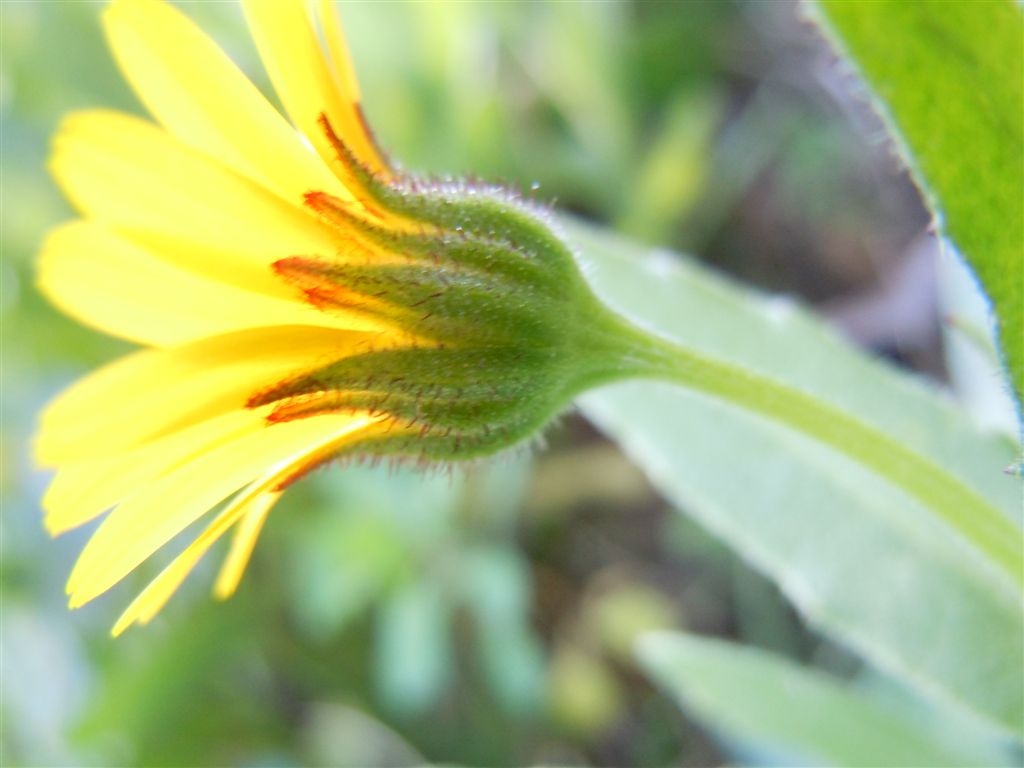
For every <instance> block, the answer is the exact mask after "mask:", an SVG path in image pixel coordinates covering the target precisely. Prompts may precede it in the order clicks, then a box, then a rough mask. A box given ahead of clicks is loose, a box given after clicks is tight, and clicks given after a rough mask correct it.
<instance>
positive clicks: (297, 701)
mask: <svg viewBox="0 0 1024 768" xmlns="http://www.w3.org/2000/svg"><path fill="white" fill-rule="evenodd" d="M182 6H183V7H184V8H185V9H186V10H187V12H188V13H189V14H190V15H191V16H192V17H193V18H195V19H196V20H197V21H199V23H200V24H201V25H202V26H203V27H204V28H205V29H207V30H208V31H209V32H211V33H212V34H213V35H214V36H215V37H216V39H217V40H218V41H219V42H220V43H221V44H222V45H223V46H224V47H225V48H226V49H227V50H228V51H229V52H230V53H231V55H232V56H233V57H234V58H235V59H236V61H238V62H239V64H240V65H241V66H242V67H243V68H244V69H245V70H246V71H247V72H248V73H249V74H250V75H251V76H252V77H253V78H254V79H255V80H256V81H257V82H258V83H259V84H261V86H263V87H264V88H265V87H266V78H265V76H264V73H263V72H262V70H261V68H260V66H259V62H258V59H257V57H256V55H255V52H254V50H253V48H252V45H251V43H250V41H249V40H248V38H247V36H246V33H245V28H244V24H243V22H242V19H241V14H240V12H239V11H238V9H237V8H235V7H234V6H233V5H231V4H225V3H183V4H182ZM99 9H100V6H99V5H95V4H92V3H79V2H46V3H43V2H29V1H27V0H6V1H5V2H3V3H2V4H0V13H2V31H0V45H2V62H0V88H2V93H0V106H2V110H3V115H2V129H3V135H2V142H3V178H2V196H3V205H2V222H0V224H2V264H0V320H2V323H3V329H2V332H3V387H4V392H3V411H2V431H0V440H2V446H3V459H2V464H0V494H2V496H0V499H2V503H3V520H2V526H3V528H2V532H3V538H2V542H0V555H2V559H3V567H2V570H0V587H2V590H3V592H2V596H3V626H2V638H0V640H2V643H3V660H2V663H3V668H2V674H3V701H2V711H0V714H2V729H0V741H2V749H3V752H2V755H0V761H2V762H3V764H5V765H8V764H9V765H110V764H124V765H129V764H130V765H239V766H262V765H275V766H291V765H294V766H300V765H324V766H342V765H353V766H355V765H381V766H397V765H410V764H417V763H421V762H439V763H446V764H467V765H488V766H503V765H526V764H541V763H547V764H564V765H577V764H580V765H584V764H593V765H617V766H626V765H643V766H657V765H679V764H682V765H708V764H712V763H716V762H720V761H723V760H726V759H729V757H735V756H736V755H739V754H742V755H745V756H746V757H747V758H752V759H754V760H755V761H757V760H768V759H770V757H771V756H770V755H759V754H757V753H756V751H755V754H753V755H752V754H751V752H750V750H749V748H747V749H745V750H744V749H741V748H740V746H739V745H735V744H731V743H728V742H722V741H715V740H713V739H712V738H711V737H710V736H709V735H708V734H706V733H705V732H704V731H702V730H701V729H700V728H699V727H698V726H697V725H696V724H695V723H692V722H690V721H688V720H687V719H686V718H685V716H684V715H682V714H680V712H679V710H678V709H677V708H676V707H675V705H674V704H673V703H672V702H670V701H669V700H668V699H667V698H666V697H665V696H664V695H663V694H661V693H659V692H658V691H656V690H655V689H654V687H653V686H652V685H651V684H650V683H649V682H647V680H646V679H645V677H644V675H643V673H642V672H641V670H640V669H639V667H638V666H637V665H636V663H635V662H634V661H633V656H632V653H631V648H632V642H633V639H634V637H635V636H636V634H637V633H638V632H640V631H642V630H646V629H654V628H686V629H689V630H692V631H695V632H698V633H704V634H712V635H720V636H726V637H730V638H734V639H738V640H739V641H741V642H743V643H746V644H749V645H754V646H758V647H761V648H766V649H770V650H772V651H774V652H777V653H781V654H783V655H786V656H788V657H790V658H793V659H797V660H800V661H801V662H805V663H809V664H812V665H814V666H816V667H819V668H822V669H825V670H828V671H830V672H833V673H836V674H839V675H841V676H853V675H855V674H857V673H858V667H857V664H856V662H855V661H853V660H852V659H851V658H850V657H849V656H847V655H846V654H845V653H843V652H842V651H841V650H839V649H838V648H836V647H835V646H833V645H831V644H829V643H828V642H825V641H823V640H822V639H821V638H820V637H818V636H816V635H814V634H813V633H811V632H809V631H808V630H807V629H806V628H805V627H804V626H803V625H802V624H801V622H800V621H799V619H798V618H797V617H796V615H795V614H794V613H793V612H792V610H791V609H790V608H789V607H788V606H787V605H786V604H785V603H784V601H783V600H782V599H781V598H780V597H779V595H778V594H777V592H776V591H775V589H774V587H772V586H770V585H769V584H768V583H767V582H765V581H764V580H763V579H761V578H760V577H759V576H757V575H755V574H754V573H753V572H752V571H750V570H749V569H748V568H746V567H745V566H744V565H743V564H741V563H740V562H739V561H738V560H737V559H736V558H735V557H734V556H733V555H731V554H730V553H729V552H728V551H727V550H726V549H724V548H723V547H722V546H721V545H719V544H718V543H717V542H715V541H713V540H712V539H710V538H709V537H708V536H707V535H706V534H704V533H702V532H701V531H700V530H699V529H698V528H696V527H695V526H694V525H693V524H691V523H688V522H687V521H686V518H684V517H683V516H681V515H678V514H676V513H675V512H674V511H672V510H670V509H669V508H668V507H667V505H666V504H665V503H664V502H663V501H662V500H660V499H659V498H658V497H657V495H656V494H655V493H654V492H653V491H652V489H651V488H650V487H649V486H648V485H647V483H646V482H645V480H644V479H643V477H642V476H641V475H640V473H639V472H638V471H637V470H635V469H634V468H633V467H631V466H630V464H629V463H628V462H627V461H626V460H625V459H624V458H623V457H622V456H621V455H620V453H619V452H618V451H617V449H616V448H614V447H613V446H612V445H611V444H609V443H607V442H605V441H604V440H603V439H601V438H600V437H599V436H598V435H597V434H596V432H595V431H594V430H593V429H592V428H591V427H589V426H588V425H587V424H586V423H585V422H584V421H583V420H582V419H580V418H578V417H577V416H575V415H572V414H569V415H567V417H566V418H565V419H564V420H562V422H561V423H560V424H559V425H558V426H556V427H555V428H553V429H552V430H551V431H550V433H549V434H548V436H547V437H548V442H549V446H548V448H547V449H546V450H545V451H543V452H534V453H527V452H525V451H524V452H523V453H521V454H519V455H515V456H511V457H506V458H504V459H502V460H499V461H497V462H494V463H493V464H490V465H487V466H481V467H477V468H473V469H470V470H466V471H462V470H459V471H456V472H454V473H452V475H450V476H448V475H440V476H432V477H428V478H423V477H420V476H418V475H415V474H412V473H407V472H396V471H388V470H386V469H381V470H369V469H364V468H338V467H332V468H330V469H327V470H325V471H321V472H319V473H317V474H316V475H315V476H314V477H312V478H310V479H309V480H307V481H304V482H303V483H302V484H301V485H300V486H298V487H297V488H295V489H294V490H293V491H291V492H290V493H289V494H288V495H287V497H286V499H285V501H284V502H283V503H282V504H281V505H280V506H279V507H278V509H277V510H276V511H275V512H274V514H273V515H272V516H271V519H270V521H269V523H268V526H267V529H266V532H265V533H264V535H263V537H262V538H261V541H260V543H259V545H258V547H257V551H256V554H255V557H254V561H253V563H252V565H251V567H250V569H249V572H248V573H247V575H246V577H245V580H244V582H243V585H242V587H241V589H240V593H239V594H238V595H237V596H236V597H235V598H234V599H232V600H231V601H229V602H227V603H225V604H219V603H216V602H215V601H213V600H212V599H211V598H210V597H209V594H208V587H209V584H210V579H211V570H212V569H211V567H210V566H212V565H213V564H214V563H205V564H204V567H201V568H200V569H199V571H198V572H197V573H196V574H195V575H194V576H193V577H192V578H191V579H190V580H189V581H188V582H187V583H186V585H185V587H184V588H183V589H182V590H181V592H180V594H179V595H177V596H176V597H175V598H174V599H173V600H172V602H171V604H170V605H169V606H168V608H167V609H166V610H165V611H164V612H163V613H162V614H161V615H160V617H158V619H157V620H156V621H154V622H153V624H152V625H151V626H149V627H147V628H144V629H134V630H131V631H130V632H129V633H128V634H127V635H126V636H125V637H124V638H122V639H119V640H117V641H111V640H110V639H109V637H108V635H107V632H108V630H109V627H110V625H111V623H112V622H113V620H114V618H115V617H116V615H117V614H118V612H119V611H120V610H121V608H122V607H123V606H124V605H125V604H126V603H127V602H128V601H129V600H130V599H131V597H132V596H133V595H134V594H135V592H136V591H137V590H138V589H139V588H141V586H142V585H143V584H145V583H146V580H147V579H148V578H149V577H151V576H152V575H153V574H154V573H155V572H156V571H157V570H158V568H159V563H158V562H154V563H148V564H146V566H145V567H143V568H141V569H140V571H139V573H137V574H135V575H134V576H133V577H132V578H131V579H129V580H128V582H127V583H126V584H124V585H121V586H120V587H118V588H117V589H115V590H114V591H113V592H112V593H111V594H110V595H109V596H107V597H104V598H102V599H100V600H98V601H96V602H95V604H91V605H89V606H87V607H86V608H84V609H81V610H79V611H77V612H74V613H69V612H68V611H67V610H66V608H65V606H64V600H63V591H64V590H63V582H64V579H65V578H66V576H67V574H68V572H69V570H70V567H71V565H72V563H73V561H74V558H75V556H76V554H77V552H78V550H79V548H80V547H81V546H82V544H83V543H84V541H85V540H86V538H87V536H88V530H84V531H81V532H75V533H73V534H69V535H67V536H65V537H63V538H62V539H60V540H59V541H51V540H49V539H48V538H47V537H46V536H45V534H44V533H43V531H42V527H41V524H40V512H39V508H38V499H39V496H40V494H41V492H42V490H43V488H44V487H45V484H46V476H45V474H44V473H41V472H39V471H37V470H36V469H34V467H33V466H32V460H31V455H30V451H29V448H28V440H29V436H30V434H31V431H32V428H33V423H34V419H35V414H36V413H37V412H38V410H39V408H40V407H41V406H42V405H43V404H44V403H45V402H46V400H47V399H48V398H50V397H51V396H53V395H54V394H55V393H56V392H58V391H59V390H60V389H61V388H62V387H63V386H65V385H66V384H67V383H69V382H70V381H72V380H73V379H74V378H76V377H77V376H79V375H81V374H82V373H83V372H85V371H87V370H90V369H91V368H93V367H95V366H96V365H99V364H101V363H103V362H105V361H108V360H111V359H113V358H114V357H116V356H117V355H118V354H120V353H122V352H123V351H125V350H126V349H127V345H125V344H123V343H121V342H116V341H113V340H110V339H107V338H105V337H102V336H100V335H99V334H95V333H92V332H90V331H88V330H86V329H83V328H81V327H80V326H78V325H76V324H75V323H73V322H71V321H69V320H67V319H65V318H63V317H62V316H60V315H59V314H58V313H57V312H55V311H54V310H53V309H52V308H50V307H49V306H48V305H47V304H46V303H45V301H44V300H43V299H42V298H41V297H40V296H39V295H38V294H37V293H36V292H35V291H34V288H33V259H34V255H35V253H36V252H37V250H38V247H39V243H40V240H41V237H42V236H43V234H44V233H45V231H46V229H47V228H48V227H49V226H51V225H52V224H54V223H57V222H60V221H62V220H65V219H67V218H69V217H71V216H72V212H71V211H70V210H69V209H68V207H67V206H66V204H65V203H64V202H63V201H62V199H61V197H60V195H59V193H58V192H57V190H56V189H55V187H54V185H53V184H52V182H51V181H50V180H49V178H48V177H47V176H46V174H45V171H44V166H45V158H46V153H47V143H48V140H49V136H50V135H51V133H52V131H53V129H54V126H55V124H56V122H57V120H58V119H59V117H60V115H61V114H63V113H65V112H67V111H70V110H72V109H75V108H85V107H117V108H123V109H127V110H130V111H138V110H139V107H138V104H137V102H136V101H135V99H134V97H133V96H132V95H131V94H130V92H129V91H128V89H127V87H126V86H125V85H124V84H123V82H122V80H121V78H120V76H119V75H118V73H117V71H116V69H115V67H114V65H113V63H112V61H111V59H110V57H109V55H108V54H107V52H106V50H105V47H104V44H103V41H102V35H101V33H100V29H99V21H98V12H99ZM343 13H344V19H345V22H346V27H347V31H348V35H349V38H350V41H351V45H352V48H353V51H354V57H355V60H356V64H357V69H358V73H359V78H360V81H361V83H362V87H363V92H364V97H365V102H366V108H367V112H368V114H369V116H370V119H371V122H372V124H373V125H374V126H376V128H377V130H378V134H379V136H380V138H381V141H382V144H383V145H384V146H385V147H387V148H389V149H390V150H391V151H392V152H393V154H394V157H396V158H398V159H399V160H400V161H401V162H402V163H403V164H404V165H405V166H406V167H407V168H410V169H415V170H421V171H424V172H430V173H438V174H445V173H455V174H458V173H472V174H474V175H477V176H480V177H482V178H485V179H488V180H502V181H505V182H507V183H509V184H511V185H513V186H516V187H518V188H520V189H522V190H524V192H525V193H526V194H528V195H532V196H534V197H535V198H536V199H537V200H538V201H541V202H545V203H546V202H549V201H557V204H558V205H559V207H560V208H562V209H565V210H569V211H573V212H576V213H578V214H580V215H582V216H584V217H587V218H589V219H592V220H594V221H597V222H601V223H605V224H608V225H610V226H612V227H615V228H616V229H618V230H619V231H622V232H625V233H627V234H629V235H631V236H633V237H635V238H638V239H640V240H642V241H645V242H648V243H651V244H656V245H665V246H669V247H672V248H674V249H676V250H682V251H687V252H691V253H695V254H698V255H699V256H700V257H701V258H702V259H705V260H706V261H708V262H710V263H712V264H714V265H715V266H717V267H718V268H720V269H722V270H724V271H727V272H730V273H733V274H735V275H737V276H738V277H740V278H741V279H743V280H746V281H748V282H751V283H754V284H757V285H759V286H762V287H764V288H767V289H770V290H774V291H780V292H785V293H789V294H794V295H797V296H800V297H802V298H804V299H806V300H808V301H810V302H812V303H815V304H817V305H819V306H820V307H821V308H822V310H823V311H824V312H825V313H826V314H828V315H829V316H830V317H832V318H833V319H834V320H835V321H836V323H837V324H838V325H839V326H840V327H841V328H843V329H844V330H845V331H846V332H847V333H848V334H849V335H850V336H852V337H853V338H855V339H856V340H857V341H859V342H861V343H863V344H865V345H866V346H869V347H871V348H873V349H874V350H875V351H877V352H880V353H883V354H887V355H889V356H891V357H893V358H895V359H896V360H898V361H900V362H902V363H904V364H906V365H908V366H910V367H913V368H917V369H919V370H922V371H924V372H926V373H928V374H931V375H934V376H936V377H938V378H943V377H944V376H945V375H946V368H945V363H944V360H943V357H942V354H941V344H940V329H939V324H938V322H937V313H938V310H937V308H936V306H935V280H936V278H935V274H934V265H933V264H932V266H931V267H929V266H928V265H929V263H930V262H928V261H927V259H925V260H924V261H922V257H920V255H915V254H918V252H919V251H920V249H921V248H923V247H926V245H925V246H923V245H922V241H921V240H920V239H919V236H920V235H921V233H922V232H923V231H924V230H925V228H926V227H927V223H928V219H927V216H926V214H925V213H924V211H923V209H922V207H921V205H920V202H919V200H918V196H917V194H916V192H915V191H914V189H913V187H912V185H911V184H910V183H909V182H908V180H907V179H906V177H905V175H904V173H903V171H902V169H901V168H900V166H899V163H898V162H897V161H896V160H895V159H894V156H893V154H892V153H891V149H890V147H889V146H888V145H887V144H886V141H885V139H884V134H883V133H882V130H881V127H880V124H879V123H878V121H877V119H876V118H875V117H874V116H873V115H872V114H871V113H870V110H868V109H867V108H866V106H865V105H864V104H863V103H862V102H861V101H859V100H858V99H857V98H855V97H854V98H851V97H850V96H849V95H848V90H849V89H848V86H849V85H850V75H849V73H848V72H847V71H846V70H845V69H843V68H842V67H841V66H839V65H838V64H837V63H836V61H835V59H834V57H833V56H832V55H831V54H830V53H829V51H828V50H827V47H826V46H825V45H824V44H823V42H822V40H821V39H820V37H819V36H818V34H817V33H816V32H815V31H814V30H813V29H812V28H811V27H809V26H808V25H806V24H805V23H804V22H802V21H801V20H800V19H799V17H798V14H797V12H796V7H795V6H794V5H791V4H790V3H786V2H778V3H750V4H740V3H724V2H687V3H677V2H625V1H620V0H611V1H608V2H595V3H582V4H575V3H538V4H515V3H454V2H453V3H443V4H419V3H377V4H368V3H367V4H361V3H346V4H345V7H344V9H343ZM922 264H923V265H924V266H922ZM914 269H918V270H924V271H923V272H921V273H920V274H919V273H917V272H910V275H911V276H910V277H909V278H908V277H906V275H907V274H908V270H914ZM901 276H903V277H902V282H901ZM894 286H895V287H894ZM893 291H896V292H897V295H896V296H895V298H894V297H893ZM894 307H900V308H902V310H901V311H896V310H895V309H894ZM907 307H910V310H909V311H910V314H909V315H908V314H907V312H906V311H905V310H906V308H907ZM694 439H699V436H694ZM748 471H756V468H750V467H740V466H737V468H736V473H737V482H742V478H743V473H744V472H748ZM172 548H173V547H172Z"/></svg>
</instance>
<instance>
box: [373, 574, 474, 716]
mask: <svg viewBox="0 0 1024 768" xmlns="http://www.w3.org/2000/svg"><path fill="white" fill-rule="evenodd" d="M449 614H450V611H449V608H448V605H447V603H446V601H445V597H444V595H443V594H442V592H441V590H440V588H439V586H438V584H437V583H436V582H435V581H433V580H431V579H429V578H426V577H424V579H423V580H422V581H419V582H412V583H411V584H409V585H407V586H406V587H404V588H403V589H401V590H399V591H397V592H395V593H394V594H393V595H391V596H390V597H389V598H388V599H387V600H385V601H384V603H383V605H382V606H381V609H380V614H379V616H378V618H377V638H376V641H377V647H376V654H375V656H374V662H375V664H376V679H377V685H378V689H379V691H380V695H381V698H382V699H383V701H384V703H385V704H386V705H387V707H388V708H389V709H391V710H392V711H394V712H396V713H399V714H403V715H416V714H420V713H422V712H424V711H425V710H426V709H427V708H428V707H430V706H431V705H433V704H434V703H435V702H436V701H437V698H438V697H439V696H440V695H441V694H442V692H443V691H444V689H445V687H446V686H447V685H448V682H449V680H450V679H451V676H452V673H453V671H454V665H453V659H452V648H451V634H450V629H449V619H450V615H449Z"/></svg>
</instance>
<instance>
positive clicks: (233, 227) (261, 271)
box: [51, 111, 338, 298]
mask: <svg viewBox="0 0 1024 768" xmlns="http://www.w3.org/2000/svg"><path fill="white" fill-rule="evenodd" d="M51 169H52V171H53V173H54V175H55V177H56V178H57V180H58V182H59V183H60V185H61V186H62V188H63V189H64V191H65V192H66V193H67V195H68V197H70V198H71V200H72V202H73V203H74V204H75V205H76V206H77V207H78V208H79V209H80V210H81V211H82V212H83V213H85V214H86V215H87V216H89V217H90V218H95V219H99V220H100V221H103V222H105V223H107V224H110V225H112V226H114V227H116V228H118V229H119V230H126V231H128V232H129V233H135V232H140V233H152V234H156V235H161V236H164V237H167V238H171V241H172V242H173V244H174V246H175V249H174V250H175V252H176V253H177V254H178V258H180V259H182V260H186V261H183V263H182V265H183V266H185V267H186V268H190V269H192V270H193V271H202V272H203V273H204V274H208V275H210V276H211V277H213V278H217V279H220V280H223V281H225V282H231V283H234V284H236V285H238V286H241V287H244V288H247V289H249V290H253V291H257V292H261V293H268V294H269V295H276V296H281V297H284V298H294V296H295V292H294V289H293V288H292V287H291V286H289V285H287V284H286V283H284V282H283V281H282V280H280V279H279V278H278V277H277V275H275V274H274V271H273V268H272V265H273V262H275V261H277V260H278V259H282V258H286V257H288V256H294V255H299V254H302V255H309V254H321V255H331V254H334V253H335V252H336V251H337V249H338V244H337V241H336V235H335V234H334V233H333V232H332V231H331V230H330V229H329V228H328V227H327V226H326V225H325V224H323V223H321V222H320V221H318V220H317V219H316V217H315V216H313V215H311V214H310V213H309V212H307V211H305V210H302V209H300V208H299V207H297V206H294V205H289V204H287V203H285V202H283V201H282V200H281V199H280V198H278V197H276V196H274V195H272V194H270V193H269V192H267V191H266V190H265V189H264V188H263V187H261V186H259V185H258V184H255V183H253V182H252V181H250V180H248V179H246V178H243V177H241V176H239V175H237V174H235V173H233V172H232V171H230V170H229V169H228V168H226V167H225V166H223V165H219V164H218V163H216V162H215V161H213V160H211V159H210V158H208V157H207V156H206V155H204V154H202V153H199V152H197V151H196V150H193V149H190V148H189V147H187V146H185V145H184V144H182V143H180V142H178V141H176V140H175V139H174V138H173V137H172V136H170V135H169V134H167V133H166V132H165V131H163V130H161V129H159V128H157V127H156V126H154V125H151V124H149V123H147V122H145V121H143V120H139V119H137V118H134V117H130V116H128V115H123V114H119V113H116V112H102V111H94V112H79V113H76V114H73V115H71V116H70V117H68V118H66V119H65V121H64V122H63V124H62V126H61V128H60V130H59V132H58V134H57V137H56V139H55V141H54V153H53V157H52V158H51ZM301 202H302V201H301V200H298V201H296V203H297V204H301ZM193 246H197V247H198V249H199V250H198V253H200V254H201V255H202V257H203V258H202V259H200V258H196V257H195V256H192V255H191V254H190V249H191V248H192V247H193ZM214 254H215V257H213V258H210V256H211V255H214ZM190 256H191V259H190Z"/></svg>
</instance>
